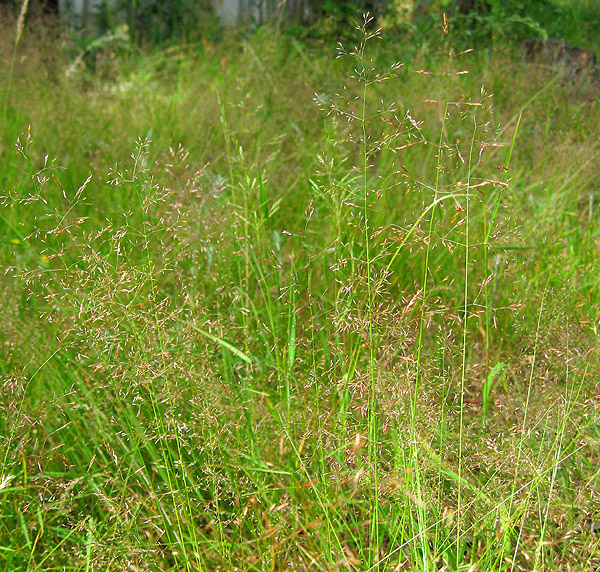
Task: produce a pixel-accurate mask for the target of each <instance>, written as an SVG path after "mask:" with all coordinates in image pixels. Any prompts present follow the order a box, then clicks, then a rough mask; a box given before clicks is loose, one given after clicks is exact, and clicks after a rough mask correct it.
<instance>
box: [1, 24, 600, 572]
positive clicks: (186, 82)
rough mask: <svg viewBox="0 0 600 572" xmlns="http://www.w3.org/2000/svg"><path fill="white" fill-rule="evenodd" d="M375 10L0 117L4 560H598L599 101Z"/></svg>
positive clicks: (504, 566) (76, 79)
mask: <svg viewBox="0 0 600 572" xmlns="http://www.w3.org/2000/svg"><path fill="white" fill-rule="evenodd" d="M371 26H372V23H371V22H369V21H368V20H366V21H365V22H364V23H363V24H361V25H360V26H358V29H357V31H356V36H355V38H356V47H355V48H353V49H346V48H343V47H342V48H340V50H339V51H338V55H339V56H340V57H339V58H338V59H333V58H332V57H331V51H330V50H329V48H327V47H326V48H323V47H318V46H315V45H311V44H310V43H309V42H306V43H300V42H298V41H297V40H292V39H290V38H287V37H286V36H282V35H279V34H271V35H270V34H268V33H262V34H261V32H257V34H256V36H255V37H253V38H251V39H245V40H243V41H242V42H241V43H239V44H233V46H234V47H233V48H232V46H228V47H227V49H225V47H223V46H212V45H208V44H204V45H201V46H195V47H193V48H189V47H187V48H176V49H172V50H168V51H166V52H161V53H159V54H153V55H152V56H151V57H141V58H140V59H139V61H138V62H135V61H133V62H132V61H131V60H130V61H129V62H127V65H125V64H123V68H122V69H120V68H119V67H116V68H114V69H115V71H114V73H113V74H112V75H111V76H110V77H103V79H102V80H99V79H98V76H94V75H93V73H92V72H91V71H86V70H85V69H79V70H75V72H73V73H71V75H65V74H59V75H58V76H56V77H55V79H54V81H55V85H54V86H53V87H54V88H55V89H48V87H47V86H46V87H45V88H44V89H45V91H44V93H45V94H46V96H45V97H44V98H41V97H40V99H39V100H37V99H34V100H33V102H34V103H31V102H30V103H28V104H26V103H25V102H26V100H25V99H22V98H16V99H15V100H14V101H13V102H12V103H11V105H14V106H15V109H16V111H17V112H16V113H14V117H13V118H12V119H11V122H9V123H7V124H6V126H5V128H4V132H3V137H4V138H5V140H6V139H7V138H10V137H12V140H13V141H15V142H16V147H15V149H16V151H17V153H16V154H15V153H14V152H12V151H11V152H10V153H9V152H8V151H7V150H6V149H3V151H2V152H3V156H2V157H3V162H4V164H5V165H6V166H7V167H6V169H5V170H4V171H3V174H2V192H1V193H0V195H2V207H1V208H2V218H1V221H2V227H1V228H2V240H3V242H2V250H1V253H0V256H1V260H2V264H3V268H4V272H3V274H2V281H1V284H2V290H1V296H2V301H3V305H2V310H1V311H2V318H3V322H4V323H5V324H6V326H5V328H4V331H3V335H2V346H1V348H2V349H1V350H0V351H2V353H3V359H2V360H1V361H0V364H1V367H2V370H1V373H2V382H3V388H4V391H3V392H2V395H1V397H0V403H1V407H2V412H3V415H2V417H1V418H0V438H1V440H0V459H2V460H1V463H2V464H1V468H0V503H2V512H1V515H2V517H1V519H0V546H1V547H2V548H0V559H1V567H2V569H6V570H15V571H16V570H28V571H29V570H86V571H90V570H127V569H129V570H157V571H158V570H283V569H287V568H290V569H297V570H304V569H306V570H309V569H310V570H327V571H329V570H337V569H355V570H401V569H408V570H423V571H426V570H427V571H428V570H439V569H443V570H475V569H482V570H493V571H496V570H497V571H500V570H502V571H505V570H517V569H519V570H555V569H583V570H584V569H592V568H593V567H594V566H595V565H596V564H595V562H596V561H595V559H596V558H597V556H596V552H597V549H598V542H599V540H598V536H597V534H596V532H595V530H596V528H595V525H594V523H595V522H596V520H597V519H598V518H600V515H598V507H597V504H595V499H596V497H597V492H598V484H597V470H598V467H597V465H598V463H597V451H596V448H597V444H598V439H599V436H600V430H599V429H598V406H599V403H598V392H597V387H596V385H597V384H596V382H595V379H596V376H597V369H598V368H597V365H596V364H597V327H596V326H597V324H596V322H597V307H598V295H597V293H598V282H597V280H596V279H594V278H593V277H591V276H595V271H596V269H597V260H598V258H597V248H596V247H597V227H596V223H595V216H596V210H597V209H596V199H595V194H594V188H595V186H594V185H595V182H596V181H595V177H597V174H596V173H595V171H594V170H593V161H591V160H590V161H589V162H586V161H585V160H584V161H582V160H581V158H582V157H586V156H587V157H595V156H596V154H597V149H596V147H597V142H596V141H595V139H594V137H595V132H594V131H593V130H592V129H589V127H588V126H587V124H584V123H580V122H579V121H578V119H577V118H578V117H579V116H580V114H581V113H582V110H585V112H586V113H587V114H588V115H590V116H592V117H595V114H597V110H596V108H595V107H594V105H593V103H591V102H589V101H586V100H585V99H584V98H582V99H577V98H579V97H581V94H583V95H584V96H585V95H586V92H585V90H586V89H590V87H589V86H585V85H581V86H559V85H558V83H557V82H554V83H553V84H551V85H553V86H554V88H553V89H548V88H547V86H548V84H549V82H552V81H553V80H552V79H551V78H549V77H544V76H539V77H537V76H534V75H533V74H532V73H531V70H529V69H522V67H520V66H522V64H518V63H517V61H518V60H517V59H516V57H517V56H515V55H511V54H508V55H507V54H498V55H497V56H496V57H497V58H498V61H499V62H501V63H502V64H503V65H499V66H497V67H496V66H494V67H489V66H488V65H487V64H486V59H485V58H483V57H482V58H480V57H479V55H478V54H477V53H476V52H465V53H462V54H455V53H454V52H453V51H452V50H451V40H450V39H448V37H450V36H448V37H445V38H444V39H443V41H442V42H441V45H442V48H440V50H439V53H437V52H436V53H434V54H425V55H423V54H419V53H418V52H414V53H412V54H411V53H410V52H409V51H408V49H406V54H407V61H406V62H405V65H403V66H400V65H399V64H398V63H397V62H396V60H395V58H392V57H391V55H390V54H391V52H392V51H393V50H392V49H391V47H394V49H396V48H397V49H405V48H404V47H403V46H402V44H393V43H392V41H390V40H386V39H383V40H382V39H381V38H380V35H379V33H378V32H376V31H375V30H374V28H372V27H371ZM21 49H22V50H23V53H24V54H26V55H27V57H29V55H28V54H29V53H30V52H29V50H32V49H33V48H32V47H31V46H28V45H27V44H26V43H25V44H24V45H23V46H22V48H21ZM36 49H39V46H38V48H36ZM234 49H235V51H232V50H234ZM193 50H201V51H202V53H201V54H200V55H197V53H196V52H194V51H193ZM27 57H25V58H24V59H23V68H22V69H19V67H18V66H17V67H16V68H15V70H14V72H15V77H18V81H19V83H18V85H19V86H21V87H20V89H26V88H27V90H28V91H31V93H35V86H39V89H40V90H41V89H42V88H43V85H42V84H43V82H42V81H41V80H40V79H39V78H38V77H36V75H35V73H34V72H33V70H32V69H31V68H28V67H27V66H28V65H29V64H28V60H27ZM31 57H32V58H33V57H34V56H31ZM103 57H109V58H111V61H113V60H112V58H113V56H112V55H111V54H102V53H100V54H98V60H97V62H96V64H97V65H101V60H102V58H103ZM113 63H114V62H113ZM117 65H118V63H117ZM64 68H65V69H67V68H68V62H66V64H65V65H64ZM469 68H470V70H471V71H470V73H464V72H465V71H466V70H467V69H469ZM380 70H384V71H380ZM507 70H508V71H507ZM292 72H293V73H292ZM511 74H512V75H511ZM515 74H516V75H517V76H518V77H519V78H520V79H522V80H523V81H519V82H516V83H515V84H513V83H512V82H513V79H514V78H513V76H514V75H515ZM518 74H521V76H519V75H518ZM5 77H6V76H5ZM12 81H13V80H12V79H9V80H8V82H9V86H8V87H10V82H12ZM265 82H266V83H267V84H268V86H269V89H268V90H267V89H265V87H264V86H265ZM482 82H483V83H484V84H490V85H491V86H492V87H493V88H494V91H495V92H496V93H495V96H494V97H492V96H491V95H489V94H488V92H487V91H486V90H482V89H481V83H482ZM517 85H518V86H521V87H516V86H517ZM172 86H176V87H174V88H173V87H172ZM3 87H5V88H7V89H8V87H7V86H6V85H5V86H3ZM173 90H175V91H176V93H173ZM578 90H579V91H578ZM314 92H316V93H317V96H316V100H317V104H318V105H315V102H314V101H313V97H314ZM5 93H9V92H8V91H5ZM199 94H201V98H200V95H199ZM19 95H20V94H19ZM7 99H8V96H7ZM19 106H21V107H19ZM88 106H89V107H88ZM317 107H320V108H321V111H319V110H318V109H317ZM48 110H54V112H53V113H48ZM548 110H551V111H552V112H549V111H548ZM92 112H93V113H92ZM20 117H21V118H22V121H21V123H19V121H20V119H19V118H20ZM78 118H80V119H81V122H82V124H83V128H80V127H78V128H77V129H75V128H73V127H72V126H71V122H74V121H75V120H76V119H78ZM29 124H31V127H28V125H29ZM57 125H60V126H61V127H62V129H61V131H60V133H61V134H62V137H61V138H57V137H56V132H57V131H56V126H57ZM17 127H19V131H20V133H19V131H17V130H16V128H17ZM11 130H12V131H14V132H12V131H11ZM140 133H141V134H142V135H148V137H144V136H142V137H140V138H138V139H137V140H136V137H137V135H138V134H140ZM150 136H151V137H150ZM151 138H152V139H153V141H151ZM133 141H135V143H133ZM127 145H128V146H129V147H130V150H128V151H127V152H124V151H123V149H124V148H126V146H127ZM550 152H551V153H552V155H551V157H549V156H548V153H550ZM128 154H130V156H129V157H127V155H128ZM53 156H57V158H56V159H52V157H53ZM532 165H539V170H538V169H532V167H531V166H532Z"/></svg>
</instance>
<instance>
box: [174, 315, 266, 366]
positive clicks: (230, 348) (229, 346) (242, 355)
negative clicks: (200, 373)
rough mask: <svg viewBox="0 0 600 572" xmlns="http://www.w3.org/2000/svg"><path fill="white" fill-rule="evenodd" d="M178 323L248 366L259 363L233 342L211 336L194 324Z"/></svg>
mask: <svg viewBox="0 0 600 572" xmlns="http://www.w3.org/2000/svg"><path fill="white" fill-rule="evenodd" d="M177 321H179V322H181V323H182V324H183V323H185V324H186V325H188V326H189V327H190V328H191V329H192V330H194V331H195V332H198V333H199V334H202V335H203V336H204V337H206V338H208V339H209V340H211V341H213V342H215V343H217V344H219V345H220V346H221V347H222V348H224V349H225V350H227V351H228V352H230V353H231V354H232V355H234V356H235V357H237V358H239V359H241V360H242V361H243V362H244V363H246V364H248V365H251V364H252V363H257V359H256V358H255V357H254V356H252V355H248V354H246V353H245V352H243V351H242V350H240V349H239V348H238V347H236V346H235V345H234V344H232V343H231V342H228V341H227V340H225V339H223V338H221V337H219V336H215V335H214V334H211V333H210V332H208V331H206V330H205V329H203V328H200V327H199V326H196V324H194V323H187V322H183V320H180V319H177Z"/></svg>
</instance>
